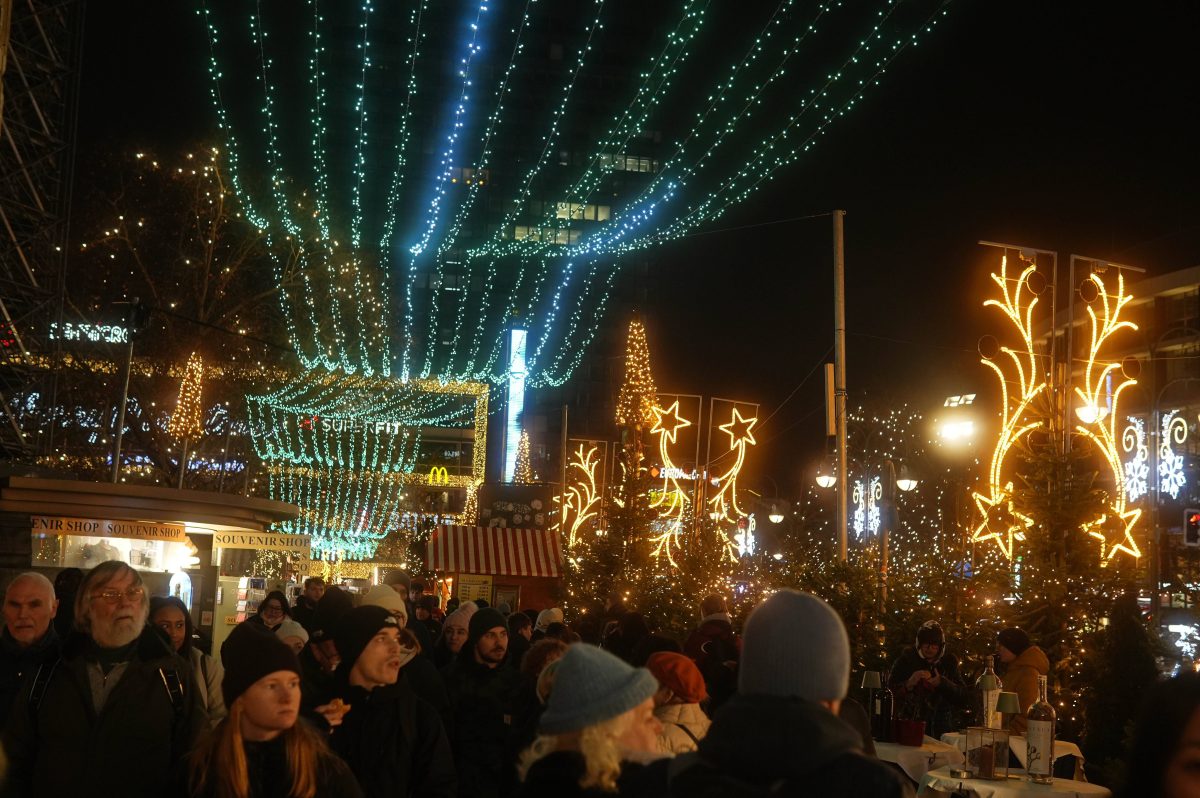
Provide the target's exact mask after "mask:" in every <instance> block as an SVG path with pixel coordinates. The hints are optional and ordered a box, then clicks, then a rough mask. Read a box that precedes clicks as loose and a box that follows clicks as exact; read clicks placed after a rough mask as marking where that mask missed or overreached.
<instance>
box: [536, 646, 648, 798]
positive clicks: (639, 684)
mask: <svg viewBox="0 0 1200 798" xmlns="http://www.w3.org/2000/svg"><path fill="white" fill-rule="evenodd" d="M657 691H658V680H657V679H655V678H654V675H653V674H651V673H650V671H648V670H646V669H645V668H633V667H631V666H630V665H628V664H626V663H625V662H624V661H622V660H621V659H619V658H617V657H615V656H613V655H612V654H610V653H609V652H607V651H604V650H602V649H600V648H597V647H596V646H592V645H588V644H586V643H576V644H574V645H572V646H570V647H569V648H568V649H567V653H566V654H564V655H563V658H562V659H561V660H559V661H558V663H557V670H556V673H555V678H554V688H553V691H552V692H551V693H550V698H549V700H548V701H547V703H546V711H545V713H543V715H542V719H541V722H540V723H539V724H538V738H537V739H536V740H535V741H534V743H533V745H531V746H530V747H529V748H528V749H527V750H526V751H525V752H524V753H523V754H522V755H521V760H520V764H519V766H518V768H519V772H520V775H521V780H522V781H523V782H524V783H523V785H522V787H521V790H520V792H519V793H518V795H519V796H522V798H541V797H542V796H546V797H547V798H549V796H555V798H558V797H559V796H564V797H569V796H601V795H612V794H617V795H630V796H632V795H639V796H640V795H647V796H649V795H666V794H667V782H666V774H667V770H666V767H665V766H662V767H645V766H644V765H643V764H639V762H643V763H644V762H648V761H650V760H653V759H654V758H656V757H657V756H658V753H657V751H658V735H659V733H660V732H661V731H662V726H661V724H659V722H658V720H657V719H656V718H655V717H654V694H655V693H656V692H657Z"/></svg>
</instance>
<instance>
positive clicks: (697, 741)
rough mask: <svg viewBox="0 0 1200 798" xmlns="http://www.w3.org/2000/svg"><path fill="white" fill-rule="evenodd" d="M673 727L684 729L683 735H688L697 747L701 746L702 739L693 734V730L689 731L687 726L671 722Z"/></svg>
mask: <svg viewBox="0 0 1200 798" xmlns="http://www.w3.org/2000/svg"><path fill="white" fill-rule="evenodd" d="M671 725H672V726H678V727H679V728H681V729H683V733H684V734H686V735H687V736H688V737H691V738H692V742H694V743H695V744H696V745H700V738H699V737H697V736H696V735H694V734H692V730H691V729H689V728H688V727H687V726H684V725H683V724H682V723H676V722H675V721H671Z"/></svg>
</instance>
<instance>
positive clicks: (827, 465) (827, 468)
mask: <svg viewBox="0 0 1200 798" xmlns="http://www.w3.org/2000/svg"><path fill="white" fill-rule="evenodd" d="M835 482H837V474H835V473H834V466H833V458H832V457H830V456H828V455H826V456H825V459H824V460H822V461H821V465H819V466H817V486H818V487H822V488H832V487H833V485H834V483H835Z"/></svg>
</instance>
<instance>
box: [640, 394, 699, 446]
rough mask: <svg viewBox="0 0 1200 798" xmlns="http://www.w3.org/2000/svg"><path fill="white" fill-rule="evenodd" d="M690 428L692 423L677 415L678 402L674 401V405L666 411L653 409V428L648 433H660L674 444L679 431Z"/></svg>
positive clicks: (657, 408)
mask: <svg viewBox="0 0 1200 798" xmlns="http://www.w3.org/2000/svg"><path fill="white" fill-rule="evenodd" d="M664 422H665V423H664ZM690 426H692V422H690V421H688V420H687V419H686V418H684V417H683V416H681V415H679V400H678V399H676V400H675V404H673V405H671V406H670V407H668V408H667V409H666V410H663V409H662V408H661V407H657V406H656V407H655V408H654V426H653V427H651V428H650V432H651V434H653V433H656V432H661V433H662V434H663V435H664V436H665V437H666V439H667V440H668V441H670V442H671V443H674V442H675V436H676V435H677V434H678V433H679V430H680V429H682V428H683V427H690Z"/></svg>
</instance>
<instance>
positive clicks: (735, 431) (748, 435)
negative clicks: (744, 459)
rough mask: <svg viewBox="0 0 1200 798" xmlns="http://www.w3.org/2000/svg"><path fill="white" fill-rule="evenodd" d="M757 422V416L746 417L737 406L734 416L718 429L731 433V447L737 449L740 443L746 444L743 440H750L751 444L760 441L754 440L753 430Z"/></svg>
mask: <svg viewBox="0 0 1200 798" xmlns="http://www.w3.org/2000/svg"><path fill="white" fill-rule="evenodd" d="M757 423H758V419H757V418H745V417H743V416H742V414H741V413H739V412H738V409H737V408H736V407H735V408H733V417H732V418H730V419H729V421H728V422H726V423H725V424H722V425H721V426H719V427H717V429H719V430H721V432H724V433H727V434H728V435H729V448H730V449H736V448H737V447H738V445H745V444H743V443H742V442H743V441H746V442H749V444H750V445H751V446H754V445H755V444H757V443H758V441H756V440H754V433H753V432H751V430H753V429H754V425H755V424H757Z"/></svg>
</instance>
